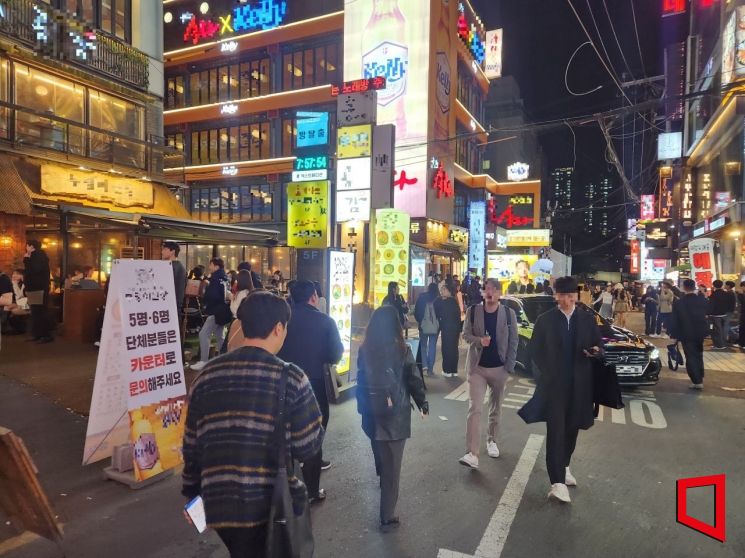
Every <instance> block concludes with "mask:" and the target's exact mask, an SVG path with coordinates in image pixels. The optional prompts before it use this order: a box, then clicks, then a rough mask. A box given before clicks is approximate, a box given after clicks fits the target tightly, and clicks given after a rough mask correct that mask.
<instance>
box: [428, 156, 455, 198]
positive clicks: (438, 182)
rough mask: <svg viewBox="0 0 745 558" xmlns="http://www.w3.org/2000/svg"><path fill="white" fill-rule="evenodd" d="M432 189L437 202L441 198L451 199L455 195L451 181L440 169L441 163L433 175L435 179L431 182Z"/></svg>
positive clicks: (443, 170) (442, 169)
mask: <svg viewBox="0 0 745 558" xmlns="http://www.w3.org/2000/svg"><path fill="white" fill-rule="evenodd" d="M432 189H433V190H437V199H438V200H439V199H440V198H441V197H442V196H445V197H446V198H452V197H453V194H454V193H455V191H454V189H453V181H452V180H450V177H449V176H448V173H446V172H445V169H444V168H442V163H440V167H439V168H438V169H437V172H436V173H435V179H434V180H433V181H432Z"/></svg>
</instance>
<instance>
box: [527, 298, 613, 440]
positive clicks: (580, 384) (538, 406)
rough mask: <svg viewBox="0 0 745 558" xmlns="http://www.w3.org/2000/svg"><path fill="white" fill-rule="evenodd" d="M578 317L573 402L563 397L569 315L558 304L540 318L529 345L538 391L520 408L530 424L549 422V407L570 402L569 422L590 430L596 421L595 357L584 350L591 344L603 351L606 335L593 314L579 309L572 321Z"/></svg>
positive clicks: (574, 355) (567, 405)
mask: <svg viewBox="0 0 745 558" xmlns="http://www.w3.org/2000/svg"><path fill="white" fill-rule="evenodd" d="M575 320H576V322H575V327H576V335H575V338H574V346H573V347H571V351H572V354H573V358H572V370H571V374H572V377H573V387H572V392H571V401H562V400H560V399H559V398H562V397H565V395H564V390H563V389H561V381H562V379H563V374H564V373H565V372H566V371H564V370H563V366H564V361H565V359H564V347H563V342H562V334H561V328H564V329H566V328H567V319H566V316H564V314H563V313H562V312H561V310H559V308H558V307H556V308H553V309H551V310H549V311H548V312H545V313H544V314H541V315H540V316H539V317H538V319H537V320H536V323H535V327H534V328H533V337H532V338H531V340H530V346H529V352H530V355H531V356H532V358H533V362H534V371H535V372H537V374H536V390H535V394H534V395H533V398H532V399H531V400H530V401H528V402H527V403H526V404H525V406H524V407H523V408H522V409H520V410H519V411H518V414H519V415H520V416H521V417H522V419H523V420H524V421H525V422H527V423H528V424H530V423H534V422H545V421H546V418H547V416H548V415H549V408H550V407H551V406H552V405H555V404H562V405H566V407H567V408H568V410H569V414H568V419H567V420H568V422H569V424H572V425H574V426H576V427H578V428H581V429H583V430H586V429H588V428H590V427H591V426H592V425H593V423H594V410H593V402H594V383H593V379H594V378H593V366H594V363H593V360H594V359H591V358H589V357H587V356H586V355H585V354H584V352H583V351H584V350H585V349H590V348H591V347H599V348H601V350H602V346H603V345H602V337H601V335H600V329H599V328H598V326H597V323H596V322H595V318H594V316H593V315H592V314H589V313H588V312H585V311H583V310H581V309H580V308H576V309H575V310H574V315H573V316H572V321H575ZM536 367H537V368H538V370H537V371H536V370H535V368H536Z"/></svg>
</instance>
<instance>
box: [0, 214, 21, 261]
mask: <svg viewBox="0 0 745 558" xmlns="http://www.w3.org/2000/svg"><path fill="white" fill-rule="evenodd" d="M25 253H26V217H25V216H22V215H8V214H5V213H0V271H3V272H5V273H7V274H8V275H10V273H11V271H13V269H14V268H16V267H23V256H24V255H25Z"/></svg>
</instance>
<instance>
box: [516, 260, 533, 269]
mask: <svg viewBox="0 0 745 558" xmlns="http://www.w3.org/2000/svg"><path fill="white" fill-rule="evenodd" d="M520 264H525V265H527V266H528V267H530V264H529V263H528V260H517V261H516V262H515V269H517V266H518V265H520Z"/></svg>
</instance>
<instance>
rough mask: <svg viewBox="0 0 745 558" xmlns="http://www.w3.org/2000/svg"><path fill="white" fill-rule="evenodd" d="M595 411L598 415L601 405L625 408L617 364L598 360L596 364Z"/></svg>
mask: <svg viewBox="0 0 745 558" xmlns="http://www.w3.org/2000/svg"><path fill="white" fill-rule="evenodd" d="M592 399H593V412H594V415H595V416H596V417H597V416H598V413H599V411H600V405H603V406H604V407H610V408H611V409H623V408H624V403H623V397H622V395H621V386H620V385H619V384H618V375H617V374H616V368H615V366H612V365H609V364H605V363H602V362H598V363H597V364H596V365H595V366H594V377H593V398H592Z"/></svg>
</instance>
